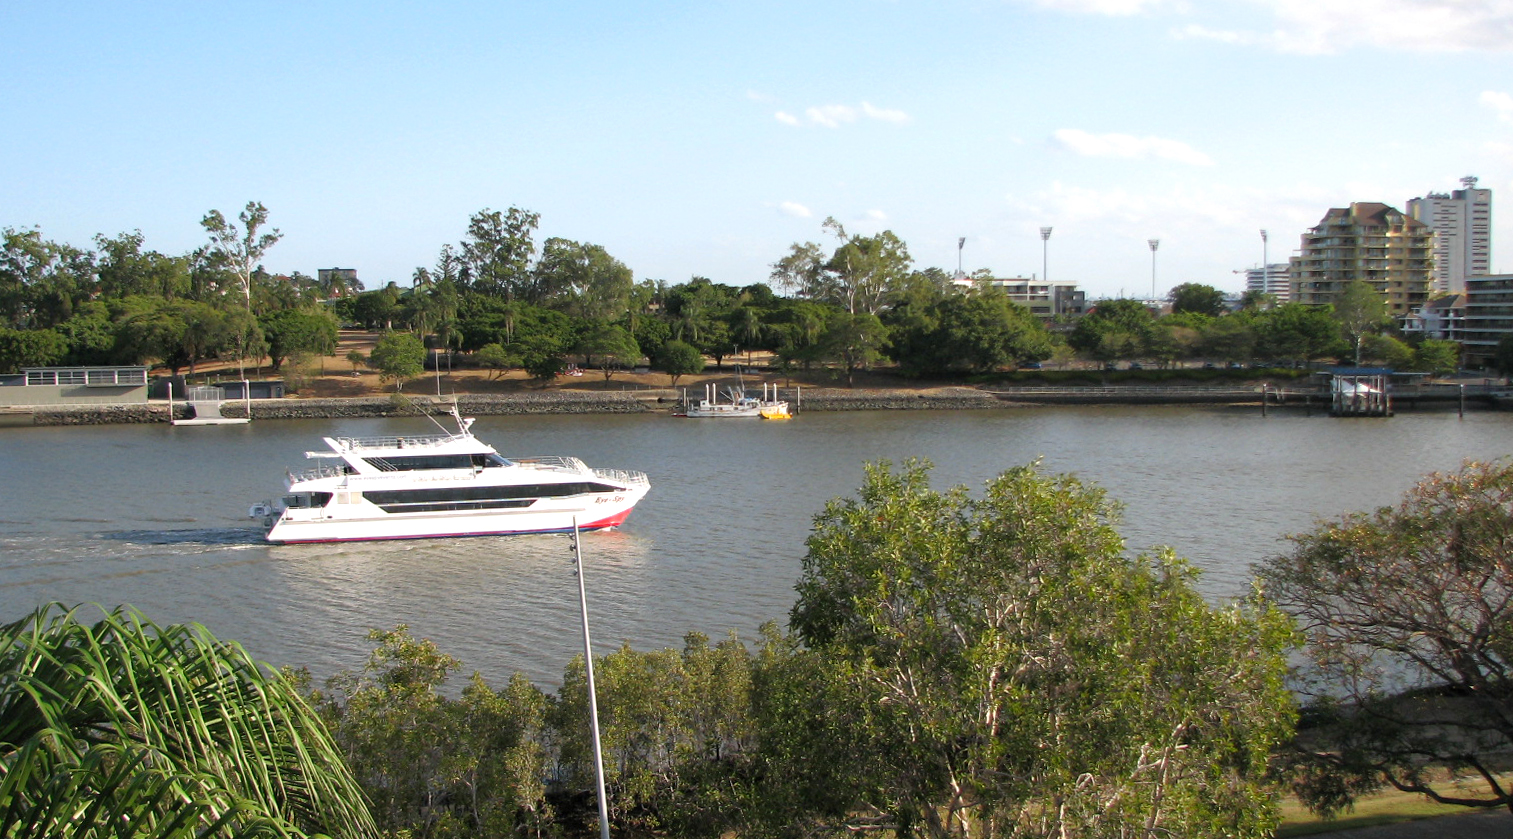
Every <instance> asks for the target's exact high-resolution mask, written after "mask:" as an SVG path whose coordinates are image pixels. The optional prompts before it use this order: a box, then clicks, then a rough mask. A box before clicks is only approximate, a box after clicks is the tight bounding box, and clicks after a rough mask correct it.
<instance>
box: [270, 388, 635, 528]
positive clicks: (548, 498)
mask: <svg viewBox="0 0 1513 839" xmlns="http://www.w3.org/2000/svg"><path fill="white" fill-rule="evenodd" d="M452 416H453V418H454V420H455V421H456V423H457V428H458V430H457V431H456V432H446V431H445V429H442V430H443V432H444V433H441V434H431V435H421V436H408V435H407V436H403V437H400V436H391V437H326V438H324V440H325V443H326V445H327V446H328V447H329V451H324V452H306V454H305V456H306V457H309V458H316V459H320V460H321V461H322V462H321V464H320V465H319V466H317V467H316V468H314V469H310V470H307V471H304V472H301V473H298V474H295V473H288V474H287V475H286V479H285V488H286V492H285V494H284V495H283V497H282V498H280V499H277V500H269V501H263V502H261V503H259V504H254V505H253V506H252V507H251V509H250V510H249V511H248V514H249V515H250V516H251V517H252V518H255V519H259V520H261V521H262V522H263V524H264V526H266V527H267V528H268V531H267V534H266V538H267V540H268V541H270V542H276V543H295V542H341V541H356V540H369V539H420V538H429V537H438V536H486V535H504V534H524V533H558V532H571V531H572V530H573V527H574V525H575V523H576V525H577V527H578V529H580V530H602V529H606V528H612V527H618V526H619V525H621V524H622V523H624V521H625V519H626V517H627V516H629V515H630V511H631V510H632V509H633V508H634V507H635V506H636V504H637V502H639V501H640V500H641V499H642V498H643V497H645V495H646V493H647V491H648V490H649V489H650V488H651V483H650V481H649V480H648V479H647V477H646V474H645V473H643V472H633V471H626V470H620V469H594V468H590V467H588V466H586V465H584V463H583V461H581V460H579V459H578V458H576V457H561V456H548V457H513V458H506V457H503V456H501V455H500V454H499V453H498V452H496V451H495V450H494V448H493V447H492V446H490V445H488V444H487V443H484V442H483V441H481V440H479V439H478V438H476V437H474V436H473V434H472V430H471V429H472V425H473V420H472V418H466V419H464V418H462V417H461V416H460V415H459V414H458V412H457V410H456V408H453V410H452Z"/></svg>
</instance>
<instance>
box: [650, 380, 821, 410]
mask: <svg viewBox="0 0 1513 839" xmlns="http://www.w3.org/2000/svg"><path fill="white" fill-rule="evenodd" d="M725 396H726V398H725V400H724V401H722V400H721V399H720V394H719V390H718V388H717V387H716V386H715V384H714V383H713V382H707V383H705V385H704V398H703V399H700V400H699V401H698V402H690V401H688V398H687V394H685V395H684V400H683V403H684V404H683V407H682V409H681V410H679V411H675V412H674V413H673V416H678V417H689V418H692V419H720V418H735V417H762V418H763V419H788V418H789V417H791V416H792V415H791V414H789V412H788V403H787V402H786V401H784V400H781V399H778V386H777V385H775V384H774V385H772V386H771V394H770V395H769V392H768V385H766V384H763V385H762V398H760V399H757V398H756V397H753V396H748V395H746V390H745V388H743V387H739V386H732V387H728V388H726V389H725Z"/></svg>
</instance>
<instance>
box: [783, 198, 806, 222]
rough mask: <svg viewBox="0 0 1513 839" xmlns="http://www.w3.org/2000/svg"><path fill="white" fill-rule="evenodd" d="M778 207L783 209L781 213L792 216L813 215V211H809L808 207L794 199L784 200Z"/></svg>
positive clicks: (804, 216) (803, 216)
mask: <svg viewBox="0 0 1513 839" xmlns="http://www.w3.org/2000/svg"><path fill="white" fill-rule="evenodd" d="M778 209H779V210H782V211H783V215H787V216H793V217H794V218H813V217H814V213H813V212H810V210H809V208H808V207H805V206H804V205H803V204H800V203H798V202H795V201H784V202H783V203H781V204H779V205H778Z"/></svg>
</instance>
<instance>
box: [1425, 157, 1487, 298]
mask: <svg viewBox="0 0 1513 839" xmlns="http://www.w3.org/2000/svg"><path fill="white" fill-rule="evenodd" d="M1460 182H1461V186H1463V187H1464V189H1457V190H1455V191H1454V192H1451V193H1449V194H1446V193H1443V192H1431V193H1429V194H1428V195H1426V196H1424V197H1423V198H1412V199H1409V201H1408V215H1410V216H1412V217H1413V218H1415V219H1417V220H1419V221H1421V222H1423V223H1424V224H1427V225H1429V226H1430V227H1431V228H1433V229H1434V289H1435V290H1436V291H1444V292H1449V293H1451V294H1459V293H1461V292H1463V291H1465V290H1466V278H1467V277H1477V276H1481V275H1483V274H1487V273H1490V272H1491V270H1492V190H1490V189H1478V188H1477V187H1476V179H1475V178H1472V177H1465V178H1461V179H1460Z"/></svg>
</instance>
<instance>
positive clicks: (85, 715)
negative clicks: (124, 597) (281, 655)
mask: <svg viewBox="0 0 1513 839" xmlns="http://www.w3.org/2000/svg"><path fill="white" fill-rule="evenodd" d="M90 611H91V608H90V607H80V608H76V609H73V610H65V609H63V608H62V607H60V606H57V605H56V604H54V605H49V606H43V607H41V608H39V609H37V610H36V611H35V612H33V613H32V614H31V615H29V616H27V617H25V618H23V619H21V620H18V621H16V622H14V623H10V624H7V625H5V626H4V627H0V672H3V673H4V677H3V678H0V731H3V735H0V801H4V802H5V806H4V807H3V808H0V835H4V836H7V837H16V839H24V837H52V836H99V837H105V836H109V837H117V839H131V837H144V839H145V838H146V837H152V838H153V839H169V838H170V837H183V839H190V837H202V836H204V837H252V836H259V837H303V836H308V835H311V834H319V833H325V834H330V835H332V836H342V837H377V836H378V831H377V829H376V827H375V826H374V822H373V819H372V817H371V815H370V814H369V812H368V810H367V807H366V806H365V803H364V802H365V796H364V795H363V793H362V790H361V789H360V788H359V787H358V784H357V782H356V781H355V780H354V778H353V776H352V773H351V772H350V771H349V770H348V769H347V766H346V764H345V762H344V761H343V759H342V755H341V752H340V750H339V749H338V748H337V746H336V744H335V743H334V742H333V741H332V739H331V737H330V735H329V734H328V733H327V730H326V728H325V726H323V725H322V724H321V721H320V720H319V718H318V717H317V716H316V715H315V713H314V712H312V711H311V710H310V708H309V707H308V706H307V705H306V704H305V703H304V701H303V700H302V699H301V698H300V696H299V694H298V692H297V691H296V690H295V689H294V687H293V685H292V684H291V683H290V682H288V681H285V680H284V679H283V678H281V677H280V676H279V675H278V674H276V673H274V672H272V671H271V670H270V669H268V668H267V667H266V666H265V665H261V664H259V663H257V662H255V661H253V660H252V659H250V658H249V657H248V656H247V654H246V652H244V651H243V650H242V648H241V647H239V646H237V645H236V644H234V643H228V642H225V641H221V640H218V639H216V638H215V637H214V636H212V635H211V634H210V633H209V632H208V631H207V630H205V629H204V628H203V627H200V626H197V625H171V626H166V627H159V626H157V625H156V624H154V623H152V622H151V621H150V620H148V619H147V618H146V617H144V616H143V615H141V614H140V613H138V612H136V611H134V610H131V609H129V608H127V607H121V608H118V609H116V610H114V611H110V612H106V613H104V614H102V615H100V616H98V618H97V619H94V620H93V621H92V622H91V620H90V615H89V612H90Z"/></svg>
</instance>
